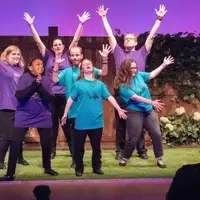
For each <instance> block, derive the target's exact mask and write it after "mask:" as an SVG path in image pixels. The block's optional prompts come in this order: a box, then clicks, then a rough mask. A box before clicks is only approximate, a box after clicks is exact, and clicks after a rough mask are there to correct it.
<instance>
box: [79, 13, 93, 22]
mask: <svg viewBox="0 0 200 200" xmlns="http://www.w3.org/2000/svg"><path fill="white" fill-rule="evenodd" d="M77 16H78V19H79V21H80V22H81V23H82V24H84V23H85V22H86V21H87V20H89V19H90V13H89V12H86V11H85V12H84V13H83V14H82V16H80V15H77Z"/></svg>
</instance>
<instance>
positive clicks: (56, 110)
mask: <svg viewBox="0 0 200 200" xmlns="http://www.w3.org/2000/svg"><path fill="white" fill-rule="evenodd" d="M65 105H66V96H65V95H64V94H56V95H55V99H54V101H53V103H52V105H51V113H52V122H53V127H52V151H55V150H56V142H57V137H58V127H59V121H60V120H61V119H62V116H63V114H64V110H65ZM62 130H63V133H64V135H65V138H66V140H67V143H68V146H69V150H70V152H71V153H72V141H71V132H70V129H69V125H68V123H66V124H65V125H64V126H62Z"/></svg>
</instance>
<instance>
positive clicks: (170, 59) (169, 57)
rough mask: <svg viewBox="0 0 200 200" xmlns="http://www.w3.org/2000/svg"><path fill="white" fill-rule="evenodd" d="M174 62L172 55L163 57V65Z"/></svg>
mask: <svg viewBox="0 0 200 200" xmlns="http://www.w3.org/2000/svg"><path fill="white" fill-rule="evenodd" d="M173 63H174V58H173V57H172V56H168V57H165V58H164V61H163V64H164V65H165V66H168V65H171V64H173Z"/></svg>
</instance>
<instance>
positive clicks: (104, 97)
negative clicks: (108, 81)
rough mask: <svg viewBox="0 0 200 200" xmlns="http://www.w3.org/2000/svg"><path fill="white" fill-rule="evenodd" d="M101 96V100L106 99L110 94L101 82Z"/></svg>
mask: <svg viewBox="0 0 200 200" xmlns="http://www.w3.org/2000/svg"><path fill="white" fill-rule="evenodd" d="M101 96H102V98H103V99H108V97H109V96H111V94H110V92H109V91H108V88H107V87H106V85H105V84H104V83H103V82H102V86H101Z"/></svg>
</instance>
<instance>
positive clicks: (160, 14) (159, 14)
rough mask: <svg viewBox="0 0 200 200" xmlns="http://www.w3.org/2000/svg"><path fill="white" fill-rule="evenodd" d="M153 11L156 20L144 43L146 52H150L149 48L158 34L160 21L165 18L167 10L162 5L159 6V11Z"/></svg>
mask: <svg viewBox="0 0 200 200" xmlns="http://www.w3.org/2000/svg"><path fill="white" fill-rule="evenodd" d="M155 11H156V15H157V19H156V22H155V24H154V25H153V27H152V29H151V31H150V33H149V35H148V37H147V39H146V42H145V46H146V49H147V51H148V52H150V51H151V47H152V45H153V40H154V38H155V36H156V34H157V32H158V29H159V28H160V25H161V21H162V19H163V17H164V16H165V14H166V13H167V10H166V9H165V6H164V5H160V8H159V10H156V9H155Z"/></svg>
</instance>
